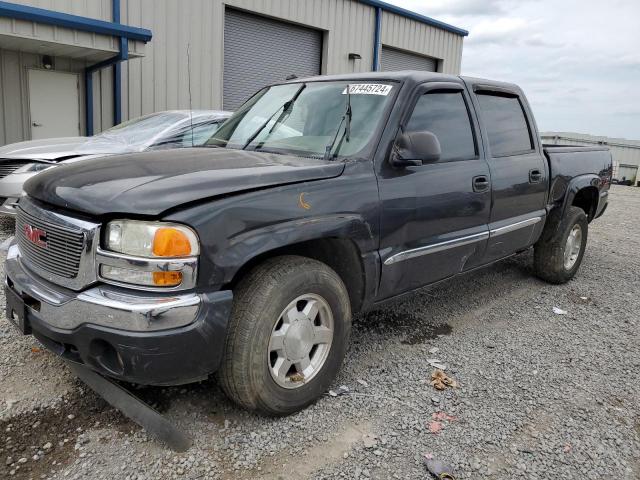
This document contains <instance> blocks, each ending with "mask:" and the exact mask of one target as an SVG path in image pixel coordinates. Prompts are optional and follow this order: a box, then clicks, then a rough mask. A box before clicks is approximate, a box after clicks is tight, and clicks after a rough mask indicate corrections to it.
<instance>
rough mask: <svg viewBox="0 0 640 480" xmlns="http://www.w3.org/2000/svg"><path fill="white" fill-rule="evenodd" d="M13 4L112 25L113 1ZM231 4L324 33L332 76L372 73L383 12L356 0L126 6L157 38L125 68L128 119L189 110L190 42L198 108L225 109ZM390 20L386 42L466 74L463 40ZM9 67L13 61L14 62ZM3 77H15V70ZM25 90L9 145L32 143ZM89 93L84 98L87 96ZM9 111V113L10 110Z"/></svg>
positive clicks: (103, 120)
mask: <svg viewBox="0 0 640 480" xmlns="http://www.w3.org/2000/svg"><path fill="white" fill-rule="evenodd" d="M13 1H16V2H17V3H20V4H24V5H32V6H37V7H41V8H47V9H51V10H56V11H62V12H66V13H72V14H76V15H83V16H87V17H92V18H99V19H102V20H111V0H13ZM224 4H226V5H228V6H229V7H233V8H237V9H242V10H246V11H249V12H252V13H256V14H261V15H265V16H270V17H273V18H277V19H282V20H285V21H288V22H293V23H297V24H300V25H303V26H308V27H311V28H315V29H319V30H322V31H323V35H324V38H323V56H322V73H324V74H333V73H345V72H366V71H369V70H370V69H371V65H372V62H373V34H374V23H375V9H374V8H372V7H369V6H367V5H364V4H362V3H360V2H357V1H355V0H227V1H226V2H224V3H223V1H222V0H122V22H123V23H125V24H128V25H135V26H140V27H145V28H148V29H150V30H151V31H152V32H153V40H152V41H151V43H149V44H148V45H147V46H146V48H145V51H144V54H145V57H144V58H143V59H131V60H129V61H128V62H125V63H124V64H123V68H122V70H123V85H122V88H123V119H128V118H132V117H136V116H139V115H142V114H146V113H151V112H154V111H159V110H166V109H171V108H188V106H189V95H188V84H189V75H188V71H187V70H188V69H187V46H188V45H189V44H190V45H191V86H192V94H193V95H192V98H193V106H194V108H221V107H222V95H223V94H222V83H223V63H224V60H223V43H224ZM382 17H383V21H382V43H383V44H385V45H388V46H391V47H395V48H399V49H402V50H409V51H415V52H417V53H419V54H422V55H425V56H429V57H434V58H438V59H441V60H442V62H440V65H439V69H440V70H441V71H443V72H445V73H453V74H457V73H459V72H460V57H461V54H462V41H463V37H461V36H458V35H456V34H453V33H449V32H445V31H442V30H439V29H438V28H436V27H431V26H428V25H425V24H422V23H420V22H417V21H415V20H411V19H408V18H405V17H402V16H399V15H396V14H392V13H389V12H384V13H383V16H382ZM38 28H41V27H38ZM47 28H53V27H47ZM87 35H92V34H88V33H87ZM136 50H137V47H136ZM349 53H357V54H359V55H360V56H361V57H362V59H361V60H356V61H353V60H349V58H348V55H349ZM12 58H13V57H12ZM4 61H5V62H8V63H11V62H12V60H10V59H5V60H4ZM70 62H71V61H70ZM32 63H33V62H32ZM71 63H74V65H75V64H76V63H77V62H71ZM77 67H78V66H77V65H75V66H74V68H77ZM73 71H77V70H73ZM3 75H5V76H6V77H7V78H8V79H9V78H13V77H12V76H15V71H14V70H12V71H11V72H9V73H5V74H3ZM13 81H17V80H11V82H13ZM7 82H8V80H7V81H6V82H5V85H6V84H7ZM111 82H112V74H111V72H110V70H105V71H103V72H99V73H96V74H95V75H94V92H95V96H94V107H95V120H94V121H95V130H96V131H100V130H102V129H104V128H106V127H108V126H110V125H111V114H112V108H113V99H112V98H111V91H110V88H111ZM9 83H10V82H9ZM20 85H21V83H19V84H14V85H12V86H9V87H3V90H2V95H1V96H2V97H3V99H4V98H9V106H8V108H10V109H12V110H11V111H16V109H17V110H20V111H22V112H23V113H22V118H20V119H19V121H18V122H12V125H10V126H6V125H4V123H3V124H2V125H0V143H5V142H3V141H2V138H3V137H2V136H5V137H6V138H10V139H11V141H15V140H14V139H16V138H17V139H18V140H22V139H25V138H28V136H24V133H25V129H26V127H25V122H26V120H25V119H24V118H25V113H24V112H25V111H26V110H25V107H24V106H21V107H20V108H18V107H17V106H16V102H17V100H18V99H17V98H16V97H15V96H14V95H16V94H17V92H19V91H20V88H23V87H20ZM82 88H84V86H83V87H82ZM81 94H82V95H83V96H84V92H81ZM25 95H26V93H25ZM2 101H3V100H0V102H2ZM19 101H20V102H23V103H24V102H26V101H27V97H26V96H25V97H21V99H20V100H19ZM2 106H3V109H6V108H7V107H5V104H2ZM27 115H28V113H27ZM4 116H6V114H5V115H4ZM0 121H2V120H0ZM83 121H84V118H83ZM16 125H17V126H16ZM5 131H7V132H9V133H8V134H7V133H5ZM18 135H19V136H18ZM17 136H18V137H17Z"/></svg>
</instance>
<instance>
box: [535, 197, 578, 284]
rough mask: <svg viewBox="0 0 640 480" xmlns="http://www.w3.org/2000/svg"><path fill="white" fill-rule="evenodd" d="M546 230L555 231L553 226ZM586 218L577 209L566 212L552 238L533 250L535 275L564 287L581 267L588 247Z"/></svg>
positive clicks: (545, 237) (545, 236) (549, 237)
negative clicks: (563, 284) (552, 229)
mask: <svg viewBox="0 0 640 480" xmlns="http://www.w3.org/2000/svg"><path fill="white" fill-rule="evenodd" d="M549 228H555V227H554V225H553V224H550V225H549ZM588 229H589V226H588V222H587V216H586V215H585V213H584V210H582V209H581V208H578V207H573V206H572V207H569V211H568V212H567V214H566V215H565V216H564V218H563V219H562V220H561V221H560V225H559V226H558V231H557V233H556V234H555V235H549V236H547V235H545V233H546V232H543V234H542V238H541V239H540V240H538V242H537V243H536V245H535V247H534V256H533V263H534V270H535V272H536V275H537V276H538V277H540V278H541V279H543V280H546V281H547V282H550V283H557V284H560V283H566V282H568V281H569V280H571V279H572V278H573V277H574V276H575V274H576V272H577V271H578V269H579V268H580V264H581V263H582V257H583V256H584V251H585V249H586V246H587V234H588Z"/></svg>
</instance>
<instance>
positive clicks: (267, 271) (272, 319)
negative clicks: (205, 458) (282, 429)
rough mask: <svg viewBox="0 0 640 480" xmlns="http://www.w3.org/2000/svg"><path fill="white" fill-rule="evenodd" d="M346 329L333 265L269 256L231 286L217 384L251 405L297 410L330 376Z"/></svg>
mask: <svg viewBox="0 0 640 480" xmlns="http://www.w3.org/2000/svg"><path fill="white" fill-rule="evenodd" d="M350 330H351V307H350V304H349V296H348V293H347V290H346V288H345V286H344V283H343V282H342V280H341V279H340V277H339V276H338V274H337V273H336V272H334V271H333V270H332V269H331V268H329V267H328V266H327V265H325V264H323V263H321V262H318V261H316V260H311V259H308V258H304V257H296V256H283V257H276V258H273V259H270V260H267V261H265V262H264V263H263V264H261V265H259V266H258V267H256V268H255V269H254V270H253V271H251V272H250V273H249V274H248V275H247V276H246V277H245V278H244V279H243V280H242V281H241V282H240V283H239V285H238V287H237V288H236V289H235V290H234V305H233V309H232V314H231V319H230V324H229V331H228V334H227V340H226V346H225V355H224V359H223V364H222V367H221V370H220V372H219V379H220V383H221V385H222V388H223V389H224V391H225V392H226V394H227V395H228V396H229V397H230V398H231V399H233V400H234V401H236V402H237V403H239V404H240V405H242V406H243V407H245V408H247V409H249V410H254V411H258V412H261V413H265V414H270V415H287V414H290V413H293V412H296V411H298V410H301V409H302V408H304V407H306V406H307V405H309V404H310V403H312V402H313V401H314V400H316V399H317V398H318V397H319V396H320V395H322V393H323V392H325V391H326V390H327V388H328V387H329V385H330V384H331V382H332V381H333V379H334V378H335V375H336V374H337V372H338V370H339V368H340V365H341V363H342V359H343V357H344V355H345V352H346V348H347V345H348V341H349V333H350Z"/></svg>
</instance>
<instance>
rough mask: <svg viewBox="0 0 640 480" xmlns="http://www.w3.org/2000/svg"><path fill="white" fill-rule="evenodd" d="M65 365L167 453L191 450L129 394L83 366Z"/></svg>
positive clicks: (181, 436) (187, 441)
mask: <svg viewBox="0 0 640 480" xmlns="http://www.w3.org/2000/svg"><path fill="white" fill-rule="evenodd" d="M66 363H67V366H68V367H69V369H70V370H71V371H72V372H73V373H75V374H76V375H77V376H78V377H79V378H80V380H82V381H83V382H84V383H86V384H87V385H88V386H89V387H90V388H91V389H92V390H93V391H94V392H96V393H97V394H98V395H100V396H101V397H102V398H103V399H104V400H106V401H107V402H108V403H109V404H111V405H112V406H113V407H115V408H117V409H118V410H120V412H122V413H123V414H124V415H125V416H126V417H128V418H130V419H131V420H133V421H134V422H136V423H137V424H138V425H140V426H141V427H142V428H144V429H145V430H146V431H147V432H148V433H149V435H151V436H153V437H155V438H157V439H158V440H161V441H163V442H164V443H165V444H166V445H167V446H168V447H169V448H170V449H171V450H174V451H176V452H186V451H187V450H188V449H189V448H190V447H191V445H192V440H191V439H190V438H189V437H188V436H187V435H186V434H185V433H184V432H183V431H182V430H180V429H179V428H177V427H176V426H175V425H173V424H172V423H171V422H170V421H169V420H167V419H166V418H165V417H163V416H162V415H160V414H159V413H158V412H156V411H155V410H154V409H153V408H151V407H150V406H149V405H147V404H146V403H144V402H143V401H142V400H140V399H138V398H137V397H135V396H134V395H132V394H131V392H129V391H128V390H125V389H124V388H122V387H121V386H120V385H118V384H117V383H115V382H113V381H111V380H109V379H108V378H106V377H103V376H102V375H100V374H98V373H96V372H94V371H92V370H89V368H87V367H85V366H84V365H80V364H77V363H73V362H70V361H67V362H66Z"/></svg>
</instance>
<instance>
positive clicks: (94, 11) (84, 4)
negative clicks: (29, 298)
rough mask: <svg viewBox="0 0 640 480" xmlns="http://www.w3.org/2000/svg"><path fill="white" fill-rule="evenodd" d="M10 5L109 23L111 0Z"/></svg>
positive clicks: (18, 0) (37, 1) (41, 0)
mask: <svg viewBox="0 0 640 480" xmlns="http://www.w3.org/2000/svg"><path fill="white" fill-rule="evenodd" d="M12 3H19V4H20V5H28V6H30V7H38V8H46V9H47V10H54V11H56V12H63V13H70V14H72V15H81V16H83V17H90V18H97V19H100V20H107V21H111V0H13V1H12Z"/></svg>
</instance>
